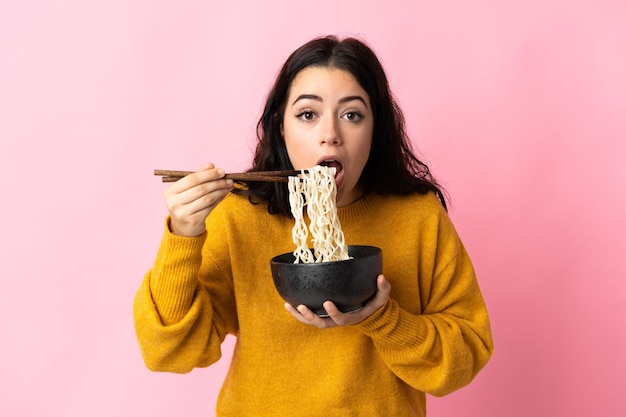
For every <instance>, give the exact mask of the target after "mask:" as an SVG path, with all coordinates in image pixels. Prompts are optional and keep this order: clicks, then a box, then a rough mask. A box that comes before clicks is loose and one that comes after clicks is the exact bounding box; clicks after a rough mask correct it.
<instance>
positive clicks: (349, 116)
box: [343, 111, 363, 122]
mask: <svg viewBox="0 0 626 417" xmlns="http://www.w3.org/2000/svg"><path fill="white" fill-rule="evenodd" d="M343 117H345V118H346V120H348V121H351V122H358V121H359V120H361V119H362V118H363V115H362V114H361V113H359V112H356V111H349V112H347V113H345V114H344V115H343Z"/></svg>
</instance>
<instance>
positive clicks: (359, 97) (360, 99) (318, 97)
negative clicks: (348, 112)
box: [291, 94, 367, 107]
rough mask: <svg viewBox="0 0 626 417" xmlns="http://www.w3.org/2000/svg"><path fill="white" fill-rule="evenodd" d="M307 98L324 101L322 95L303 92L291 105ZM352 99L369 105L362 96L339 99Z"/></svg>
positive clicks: (347, 100)
mask: <svg viewBox="0 0 626 417" xmlns="http://www.w3.org/2000/svg"><path fill="white" fill-rule="evenodd" d="M306 99H308V100H315V101H319V102H322V101H324V100H323V99H322V98H321V97H320V96H316V95H315V94H301V95H299V96H298V97H297V98H296V99H295V100H294V101H293V103H292V104H291V105H292V106H293V105H294V104H296V103H297V102H298V101H299V100H306ZM352 100H358V101H360V102H362V103H363V104H364V105H365V107H367V102H366V101H365V99H364V98H363V97H361V96H347V97H342V98H340V99H339V103H347V102H349V101H352Z"/></svg>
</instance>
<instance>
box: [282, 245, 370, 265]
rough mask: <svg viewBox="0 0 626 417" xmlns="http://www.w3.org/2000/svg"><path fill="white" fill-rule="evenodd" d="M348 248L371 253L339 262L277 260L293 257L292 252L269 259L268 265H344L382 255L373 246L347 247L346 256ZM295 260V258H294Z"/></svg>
mask: <svg viewBox="0 0 626 417" xmlns="http://www.w3.org/2000/svg"><path fill="white" fill-rule="evenodd" d="M350 248H358V249H371V250H372V252H371V253H367V254H365V255H363V256H360V257H358V258H353V257H350V258H349V259H342V260H339V261H326V262H298V263H295V262H284V261H279V260H278V258H281V257H287V256H289V255H291V256H294V255H293V251H291V252H285V253H281V254H280V255H276V256H274V257H273V258H272V259H270V263H271V264H277V265H294V266H295V267H311V266H314V265H329V264H337V263H346V262H354V261H355V260H357V259H363V258H368V257H371V256H378V255H379V254H381V253H382V249H381V248H379V247H378V246H373V245H348V254H350ZM309 249H310V250H311V251H313V248H309ZM294 258H295V256H294Z"/></svg>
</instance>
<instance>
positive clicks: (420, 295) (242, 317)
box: [134, 37, 493, 417]
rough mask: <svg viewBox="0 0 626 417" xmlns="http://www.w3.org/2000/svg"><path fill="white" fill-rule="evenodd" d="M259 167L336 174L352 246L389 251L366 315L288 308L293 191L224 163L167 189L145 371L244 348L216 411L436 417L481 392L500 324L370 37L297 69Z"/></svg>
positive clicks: (184, 367)
mask: <svg viewBox="0 0 626 417" xmlns="http://www.w3.org/2000/svg"><path fill="white" fill-rule="evenodd" d="M258 136H259V142H258V146H257V149H256V153H255V156H254V160H253V164H252V167H251V170H254V171H267V170H285V169H305V168H309V167H311V166H314V165H320V164H321V165H330V166H334V167H336V184H337V187H338V192H337V206H338V215H339V218H340V221H341V225H342V230H343V232H344V235H345V239H346V243H347V244H350V245H371V246H378V247H380V248H381V249H382V252H383V258H384V262H383V274H381V275H380V276H379V277H378V291H377V293H376V295H375V296H374V297H373V298H372V299H371V300H370V301H369V302H368V303H367V304H366V305H365V307H364V308H362V309H361V310H359V311H356V312H352V313H345V314H344V313H342V312H340V311H339V310H338V309H337V308H336V307H335V306H334V305H333V303H332V302H330V301H328V302H326V303H325V304H324V308H325V310H326V311H327V312H328V313H329V317H327V318H322V317H318V316H317V315H315V314H314V313H313V312H312V311H310V310H309V309H308V308H307V307H306V306H291V305H288V304H285V303H284V302H283V301H282V299H281V298H280V296H279V295H278V293H277V292H276V290H275V288H274V285H273V281H272V276H271V271H270V267H269V261H270V259H271V258H272V257H274V256H276V255H278V254H281V253H285V252H290V251H293V249H294V243H293V241H292V232H291V229H292V227H293V219H292V217H291V214H290V208H289V200H288V190H287V186H286V184H285V183H250V184H249V185H248V187H247V188H246V190H241V189H234V186H233V183H232V181H230V180H226V179H224V178H223V176H224V170H223V169H222V168H216V167H215V166H214V165H213V164H208V165H206V166H204V167H202V168H201V169H200V170H199V171H198V172H196V173H194V174H192V175H189V176H187V177H185V178H182V179H180V180H179V181H177V182H176V183H174V184H173V185H171V186H170V187H169V188H168V189H167V190H166V192H165V197H166V202H167V207H168V210H169V216H168V219H167V222H166V225H165V230H164V234H163V238H162V241H161V246H160V248H159V250H158V254H157V257H156V261H155V263H154V266H153V268H152V269H151V270H150V271H149V272H148V273H147V274H146V276H145V278H144V281H143V284H142V286H141V288H140V289H139V291H138V292H137V295H136V299H135V305H134V315H135V326H136V330H137V336H138V340H139V345H140V347H141V351H142V354H143V357H144V360H145V362H146V365H147V366H148V367H149V368H150V369H152V370H155V371H169V372H189V371H191V370H192V369H193V368H195V367H206V366H209V365H211V364H212V363H214V362H215V361H217V360H218V359H219V358H220V357H221V350H220V346H221V344H222V342H223V340H224V338H225V337H226V335H227V334H232V335H234V336H235V337H236V338H237V342H236V345H235V351H234V353H233V358H232V362H231V366H230V370H229V373H228V375H227V377H226V380H225V382H224V385H223V387H222V390H221V393H220V396H219V400H218V404H217V415H218V416H242V415H244V416H251V415H254V416H285V415H289V416H320V415H325V414H329V413H330V414H331V415H346V416H348V415H349V416H367V417H371V416H424V415H425V414H426V400H425V393H430V394H432V395H438V396H439V395H444V394H447V393H449V392H452V391H454V390H456V389H459V388H461V387H463V386H465V385H466V384H468V383H469V382H470V381H471V380H472V379H473V378H474V377H475V376H476V374H477V373H478V372H479V371H480V370H481V369H482V368H483V367H484V366H485V364H486V363H487V361H488V360H489V358H490V357H491V355H492V352H493V342H492V338H491V332H490V325H489V318H488V315H487V310H486V307H485V303H484V301H483V297H482V295H481V292H480V289H479V286H478V283H477V281H476V276H475V273H474V269H473V267H472V263H471V261H470V258H469V257H468V254H467V252H466V251H465V249H464V247H463V244H462V242H461V241H460V239H459V237H458V235H457V233H456V231H455V229H454V226H453V225H452V223H451V221H450V219H449V217H448V216H447V213H446V205H445V198H444V195H443V193H442V191H441V189H440V187H439V186H438V184H437V183H436V181H435V180H434V179H433V177H432V176H431V174H430V172H429V170H428V168H427V166H426V165H424V164H423V163H422V162H420V161H419V160H418V159H417V158H416V157H415V155H414V154H413V153H412V151H411V146H410V141H409V139H408V138H407V135H406V133H405V129H404V120H403V116H402V113H401V111H400V109H399V108H398V106H397V105H396V103H395V101H394V99H393V97H392V95H391V93H390V91H389V86H388V82H387V78H386V76H385V73H384V71H383V68H382V66H381V64H380V62H379V60H378V59H377V57H376V56H375V54H374V53H373V52H372V50H371V49H370V48H369V47H368V46H366V45H365V44H364V43H362V42H360V41H358V40H356V39H351V38H348V39H344V40H338V39H337V38H335V37H324V38H319V39H314V40H312V41H310V42H308V43H306V44H305V45H303V46H302V47H300V48H299V49H297V50H296V51H295V52H294V53H293V54H292V55H291V56H290V57H289V58H288V60H287V61H286V62H285V64H284V66H283V67H282V70H281V72H280V73H279V75H278V77H277V80H276V82H275V84H274V86H273V88H272V90H271V92H270V94H269V96H268V99H267V103H266V105H265V110H264V113H263V115H262V117H261V120H260V121H259V124H258Z"/></svg>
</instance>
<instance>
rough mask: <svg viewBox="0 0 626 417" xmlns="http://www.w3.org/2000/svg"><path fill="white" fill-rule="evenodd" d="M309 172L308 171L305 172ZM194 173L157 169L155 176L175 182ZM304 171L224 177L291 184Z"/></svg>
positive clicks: (237, 174) (248, 173)
mask: <svg viewBox="0 0 626 417" xmlns="http://www.w3.org/2000/svg"><path fill="white" fill-rule="evenodd" d="M304 172H307V170H304ZM193 173H194V172H193V171H169V170H164V169H155V170H154V175H157V176H160V177H162V181H163V182H174V181H178V180H179V179H181V178H183V177H186V176H187V175H189V174H193ZM301 173H302V171H299V170H293V171H252V172H238V173H232V174H226V175H224V178H226V179H231V180H233V181H269V182H289V177H293V176H296V175H298V174H301Z"/></svg>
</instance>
